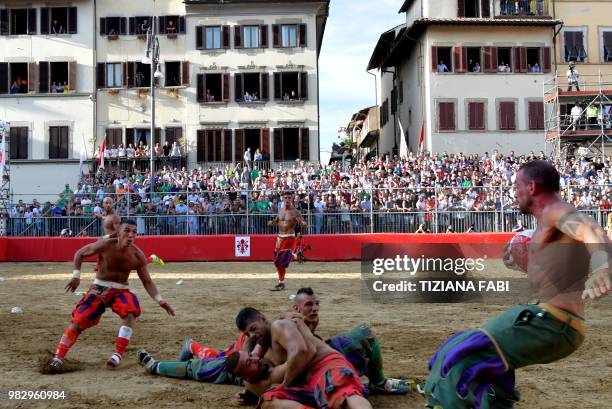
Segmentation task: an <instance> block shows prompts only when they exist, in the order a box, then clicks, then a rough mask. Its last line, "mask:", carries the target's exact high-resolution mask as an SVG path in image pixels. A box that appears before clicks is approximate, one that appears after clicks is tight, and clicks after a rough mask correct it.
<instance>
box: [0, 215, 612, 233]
mask: <svg viewBox="0 0 612 409" xmlns="http://www.w3.org/2000/svg"><path fill="white" fill-rule="evenodd" d="M584 212H585V213H587V214H589V215H590V216H593V217H594V218H595V220H597V221H598V222H599V223H600V224H601V225H602V227H605V221H606V220H607V216H608V214H609V213H610V212H609V211H603V210H585V211H584ZM274 217H275V215H274V214H271V213H268V214H249V215H247V214H245V213H225V214H205V215H191V214H190V215H160V216H151V215H140V214H139V215H134V216H132V218H133V219H134V220H135V221H136V225H137V232H138V234H139V235H184V234H187V235H219V234H231V235H242V234H246V235H248V234H275V233H277V228H276V227H271V226H268V222H269V221H270V220H272V219H273V218H274ZM304 217H305V219H306V221H307V223H308V226H307V228H306V229H305V231H303V233H304V234H354V233H414V232H416V231H417V230H418V229H419V227H420V225H421V224H423V225H424V226H425V228H427V229H428V230H429V232H431V233H444V232H446V231H447V229H448V228H449V226H450V227H451V228H452V231H453V232H456V233H463V232H467V231H468V230H470V228H471V230H472V231H474V232H509V231H512V228H513V226H515V225H516V224H517V220H519V219H520V220H521V221H522V223H523V226H525V228H534V227H535V220H534V218H533V216H531V215H525V214H521V212H520V211H519V210H517V209H512V210H509V211H505V212H501V211H438V212H434V213H432V212H379V211H376V212H372V213H314V212H311V211H308V212H306V213H305V214H304ZM7 227H8V230H7V231H8V235H9V236H21V237H60V236H63V237H73V236H79V235H80V236H101V235H102V234H103V232H102V225H101V221H99V220H96V219H95V218H94V219H92V218H91V217H84V216H66V217H36V218H23V217H13V218H10V219H9V220H8V226H7Z"/></svg>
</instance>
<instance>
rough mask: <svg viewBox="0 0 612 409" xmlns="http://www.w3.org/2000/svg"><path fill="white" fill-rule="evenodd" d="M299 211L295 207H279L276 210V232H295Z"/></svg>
mask: <svg viewBox="0 0 612 409" xmlns="http://www.w3.org/2000/svg"><path fill="white" fill-rule="evenodd" d="M299 217H301V216H300V213H299V212H298V211H297V210H296V209H295V208H293V207H292V208H291V209H286V208H285V209H281V211H279V212H278V233H279V234H295V225H296V224H297V223H298V218H299Z"/></svg>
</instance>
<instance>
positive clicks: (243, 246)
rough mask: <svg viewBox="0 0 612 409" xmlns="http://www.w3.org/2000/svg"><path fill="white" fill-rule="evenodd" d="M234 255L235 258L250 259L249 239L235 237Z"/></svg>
mask: <svg viewBox="0 0 612 409" xmlns="http://www.w3.org/2000/svg"><path fill="white" fill-rule="evenodd" d="M234 254H235V256H236V257H251V237H249V236H236V240H235V243H234Z"/></svg>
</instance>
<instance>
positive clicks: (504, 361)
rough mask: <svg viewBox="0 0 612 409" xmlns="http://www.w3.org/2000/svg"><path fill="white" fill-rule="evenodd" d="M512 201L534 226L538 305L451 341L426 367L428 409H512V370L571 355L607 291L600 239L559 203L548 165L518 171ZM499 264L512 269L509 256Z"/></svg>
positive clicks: (593, 225)
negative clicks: (594, 304) (588, 313)
mask: <svg viewBox="0 0 612 409" xmlns="http://www.w3.org/2000/svg"><path fill="white" fill-rule="evenodd" d="M516 199H517V201H518V204H519V207H520V208H521V210H522V211H523V212H524V213H531V214H533V215H534V216H535V218H536V219H537V221H538V227H537V229H536V231H535V233H534V235H533V237H532V241H531V245H530V254H529V266H528V269H527V276H528V279H529V282H530V284H531V286H532V288H533V289H535V290H536V291H537V296H538V298H539V302H537V303H533V304H528V305H519V306H516V307H513V308H510V309H509V310H507V311H505V312H503V313H502V314H501V315H499V316H497V317H495V318H493V319H492V320H491V321H489V322H487V323H485V324H484V325H482V326H481V327H479V328H477V329H475V330H468V331H463V332H460V333H457V334H455V335H453V336H451V337H450V338H449V339H448V340H447V341H446V342H445V343H444V344H443V345H442V346H441V347H440V348H439V349H438V350H437V351H436V352H435V354H434V355H433V356H432V357H431V359H430V361H429V378H428V381H427V384H426V385H425V390H424V392H425V394H426V396H427V398H428V401H427V403H428V405H429V407H437V406H438V405H439V406H441V407H444V408H471V407H487V408H512V407H514V402H515V401H517V400H519V395H518V391H517V390H516V388H515V380H514V371H515V370H516V369H519V368H522V367H525V366H528V365H534V364H546V363H549V362H554V361H557V360H560V359H562V358H565V357H566V356H568V355H570V354H572V353H573V352H574V351H575V350H576V349H578V347H579V346H580V345H581V344H582V342H583V341H584V337H585V334H586V326H585V323H584V320H583V317H584V301H583V300H585V299H589V298H590V299H597V298H601V297H603V296H605V295H606V294H608V293H609V292H610V291H611V290H612V285H611V283H610V265H609V262H610V260H609V258H610V257H609V256H610V248H609V243H608V240H607V237H606V234H605V232H604V231H603V230H602V229H601V227H600V226H599V225H598V224H597V222H596V221H595V220H593V219H592V218H591V217H589V216H587V215H585V214H584V213H580V212H578V211H577V210H576V209H575V208H574V206H572V205H571V204H569V203H566V202H564V201H563V200H562V199H561V197H560V196H559V173H558V172H557V171H556V170H555V168H554V167H553V166H552V165H551V164H549V163H548V162H544V161H532V162H529V163H526V164H525V165H523V166H522V167H521V168H520V170H519V172H518V174H517V177H516ZM504 262H505V263H506V265H507V266H509V267H511V268H515V267H516V266H514V265H513V263H512V260H511V257H508V255H506V257H505V258H504ZM589 273H590V274H591V276H590V278H589Z"/></svg>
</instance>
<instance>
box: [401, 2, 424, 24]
mask: <svg viewBox="0 0 612 409" xmlns="http://www.w3.org/2000/svg"><path fill="white" fill-rule="evenodd" d="M425 3H427V1H426V2H425ZM423 11H424V10H423V0H414V2H413V3H412V5H411V6H410V7H409V8H408V10H406V26H407V27H410V26H411V25H412V23H414V20H416V19H417V18H421V17H424V16H423V14H422V13H423Z"/></svg>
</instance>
